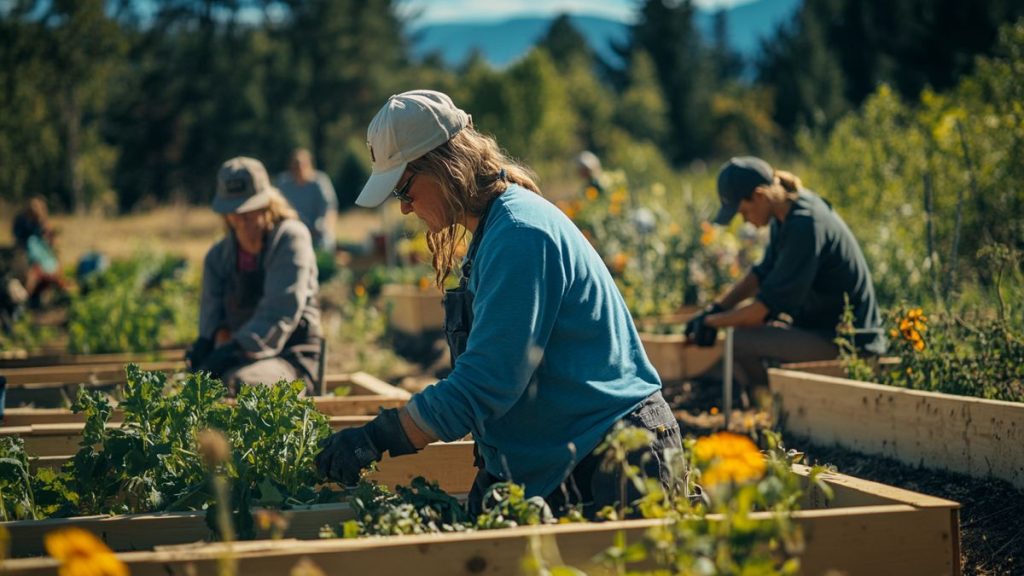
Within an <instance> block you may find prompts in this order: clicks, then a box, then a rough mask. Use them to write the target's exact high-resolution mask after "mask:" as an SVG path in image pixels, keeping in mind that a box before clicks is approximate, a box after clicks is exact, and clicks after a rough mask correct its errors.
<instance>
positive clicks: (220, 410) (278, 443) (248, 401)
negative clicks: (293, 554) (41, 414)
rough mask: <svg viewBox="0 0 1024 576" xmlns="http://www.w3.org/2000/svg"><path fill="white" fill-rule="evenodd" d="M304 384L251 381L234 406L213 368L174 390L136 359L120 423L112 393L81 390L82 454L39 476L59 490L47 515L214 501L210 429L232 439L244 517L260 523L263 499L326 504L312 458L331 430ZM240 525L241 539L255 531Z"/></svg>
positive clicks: (235, 487) (229, 470) (237, 498)
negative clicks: (203, 448) (203, 451)
mask: <svg viewBox="0 0 1024 576" xmlns="http://www.w3.org/2000/svg"><path fill="white" fill-rule="evenodd" d="M303 389H304V384H303V383H301V382H292V383H287V382H279V383H278V384H276V385H273V386H243V387H242V389H241V391H240V392H239V395H238V397H237V399H236V401H235V403H234V405H231V404H228V403H225V402H224V395H225V388H224V386H223V385H222V384H221V382H220V381H219V380H214V379H212V378H210V377H209V376H208V375H207V374H205V373H198V374H189V375H187V376H186V377H185V378H184V380H183V381H180V382H177V383H175V384H174V385H173V386H172V385H169V384H168V382H167V378H166V376H165V375H164V374H162V373H156V372H144V371H142V370H139V368H138V367H137V366H135V365H133V364H129V365H128V367H127V383H126V385H125V388H124V393H123V400H122V401H121V403H120V404H119V405H118V407H119V409H120V410H122V412H123V418H124V420H123V423H122V424H120V425H119V426H117V427H109V426H108V425H107V423H108V421H109V418H110V415H111V413H112V407H111V405H110V403H109V402H108V401H107V400H106V398H105V397H104V396H102V395H101V394H99V393H97V392H90V391H86V390H84V389H83V390H82V391H80V393H79V396H78V399H77V401H76V402H75V405H74V407H73V408H74V410H75V411H77V412H81V413H84V414H85V416H86V423H85V429H84V431H83V437H82V442H81V444H80V448H79V450H78V452H77V453H76V454H75V456H74V457H73V458H72V460H71V461H70V462H68V463H67V464H65V465H64V468H63V469H62V470H61V471H60V473H59V474H57V475H51V476H46V475H45V473H44V472H40V473H39V474H40V475H42V476H39V477H38V478H36V479H35V480H34V481H36V482H37V483H40V484H41V485H42V486H43V487H44V488H45V489H46V490H47V491H49V492H48V493H49V494H52V496H50V498H51V502H50V505H49V508H48V509H47V511H46V515H55V516H66V515H87V514H107V513H115V514H117V513H135V512H153V511H159V510H201V509H204V508H208V507H210V506H211V505H212V504H213V503H214V501H215V500H217V498H216V495H215V490H214V488H215V486H214V485H213V484H211V479H212V476H211V475H210V470H209V469H208V466H207V465H204V462H203V459H202V458H200V457H199V435H200V433H201V432H203V431H204V430H208V429H216V430H223V431H224V435H225V436H226V438H227V443H228V445H229V449H230V456H229V458H228V460H227V461H226V462H225V464H224V470H223V476H224V477H225V478H226V480H227V481H228V482H229V483H230V484H231V486H232V489H231V509H232V510H235V511H237V513H236V517H237V518H246V517H248V522H250V523H251V515H249V514H248V510H249V509H250V508H252V507H253V506H255V505H261V506H266V507H274V508H282V507H283V508H287V507H289V506H292V505H296V504H308V503H313V502H318V501H321V500H322V496H321V495H320V494H317V493H315V492H314V491H313V487H314V486H316V484H317V483H318V476H317V473H316V472H315V470H314V466H313V458H314V457H315V455H316V453H317V452H318V450H319V448H318V446H319V442H320V441H321V440H323V439H324V438H326V437H327V436H328V434H329V433H330V428H329V426H328V423H327V419H326V417H325V416H324V415H323V414H321V413H320V412H319V411H317V409H316V407H315V406H314V405H313V403H312V401H310V400H308V399H305V398H299V393H300V392H301V391H302V390H303ZM5 477H6V476H5ZM221 501H223V499H221ZM239 526H240V530H239V532H240V534H241V535H242V536H246V535H248V534H251V533H252V531H251V529H247V528H246V525H245V523H241V524H240V525H239Z"/></svg>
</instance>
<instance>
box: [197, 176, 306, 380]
mask: <svg viewBox="0 0 1024 576" xmlns="http://www.w3.org/2000/svg"><path fill="white" fill-rule="evenodd" d="M213 210H214V211H215V212H217V213H218V214H222V215H223V216H224V220H225V223H226V228H227V234H226V236H225V237H224V238H223V239H221V240H220V241H218V242H217V243H216V244H214V245H213V247H212V248H210V251H209V252H207V254H206V259H205V261H204V264H203V286H202V300H201V302H200V308H199V338H198V339H197V340H196V341H195V343H194V344H193V345H192V346H191V348H190V349H189V352H188V354H187V355H186V359H187V360H188V362H189V366H190V367H191V368H192V369H193V370H205V371H207V372H210V373H211V374H212V375H213V376H215V377H217V378H221V379H222V380H224V382H225V384H226V385H227V386H228V389H229V391H231V392H232V393H237V390H238V385H239V384H240V383H248V384H257V383H258V384H273V383H275V382H277V381H279V380H289V381H292V380H298V379H304V380H305V381H306V383H307V387H306V393H307V394H312V393H313V390H314V388H313V383H314V382H315V381H317V380H318V379H319V377H320V374H319V373H318V363H319V359H320V344H321V342H322V339H323V334H322V332H321V328H320V305H319V303H318V300H317V293H318V291H319V284H318V283H317V267H316V258H315V256H314V254H313V244H312V242H311V241H310V234H309V230H308V229H307V228H306V227H305V226H304V225H303V224H302V222H300V221H299V220H298V219H297V216H296V214H295V211H294V210H293V209H292V208H291V207H290V206H289V205H288V202H287V201H286V200H285V199H284V197H283V196H282V195H281V193H280V192H279V191H278V190H277V189H275V188H274V187H273V186H272V185H271V184H270V178H269V177H268V176H267V171H266V169H265V168H264V166H263V164H262V163H261V162H260V161H259V160H256V159H253V158H246V157H237V158H232V159H231V160H228V161H227V162H225V163H224V164H223V165H222V166H221V168H220V171H219V173H218V174H217V191H216V194H215V195H214V198H213Z"/></svg>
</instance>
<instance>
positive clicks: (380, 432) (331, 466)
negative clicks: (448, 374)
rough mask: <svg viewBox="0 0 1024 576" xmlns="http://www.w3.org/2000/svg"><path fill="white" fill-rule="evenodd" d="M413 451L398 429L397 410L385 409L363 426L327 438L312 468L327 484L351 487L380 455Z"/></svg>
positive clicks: (408, 441)
mask: <svg viewBox="0 0 1024 576" xmlns="http://www.w3.org/2000/svg"><path fill="white" fill-rule="evenodd" d="M416 451H417V450H416V447H415V446H413V445H412V442H411V441H410V440H409V437H408V436H407V435H406V434H405V430H403V429H402V422H401V421H400V420H399V417H398V409H397V408H389V409H387V410H381V411H380V414H378V415H377V417H376V418H374V419H373V420H371V421H370V423H369V424H367V425H365V426H360V427H358V428H345V429H344V430H341V431H339V432H335V433H334V434H331V435H330V436H329V437H328V438H327V439H326V440H324V441H323V443H322V444H321V450H320V453H319V454H317V456H316V468H317V470H318V471H319V472H320V474H321V475H322V476H325V477H327V479H329V480H333V481H335V482H341V483H342V484H344V485H345V486H354V485H355V484H357V483H358V482H359V473H360V472H362V470H363V469H364V468H366V467H368V466H369V465H370V464H373V463H374V462H376V461H378V460H380V458H381V456H382V455H383V454H384V452H389V453H390V454H391V456H402V455H403V454H412V453H414V452H416Z"/></svg>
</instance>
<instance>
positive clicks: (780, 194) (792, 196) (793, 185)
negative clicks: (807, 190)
mask: <svg viewBox="0 0 1024 576" xmlns="http://www.w3.org/2000/svg"><path fill="white" fill-rule="evenodd" d="M774 172H775V178H773V182H772V185H771V187H770V188H769V190H770V191H771V192H770V193H769V199H770V200H772V201H773V202H783V201H786V200H796V199H797V197H798V196H799V195H800V190H801V189H802V188H803V187H804V184H803V182H801V181H800V178H799V177H798V176H797V175H796V174H793V173H792V172H787V171H785V170H775V171H774Z"/></svg>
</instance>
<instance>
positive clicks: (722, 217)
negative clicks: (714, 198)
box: [715, 156, 775, 226]
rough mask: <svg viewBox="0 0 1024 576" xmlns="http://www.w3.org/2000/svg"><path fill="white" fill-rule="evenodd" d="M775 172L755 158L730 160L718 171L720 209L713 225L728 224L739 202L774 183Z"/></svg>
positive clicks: (765, 163) (738, 206) (747, 157)
mask: <svg viewBox="0 0 1024 576" xmlns="http://www.w3.org/2000/svg"><path fill="white" fill-rule="evenodd" d="M774 180H775V170H773V169H772V167H771V165H769V164H768V163H767V162H765V161H764V160H761V159H760V158H757V157H755V156H739V157H736V158H731V159H730V160H729V161H728V162H726V163H725V164H722V168H721V169H720V170H719V171H718V199H719V200H720V201H721V202H722V207H721V208H719V209H718V214H717V215H716V216H715V224H718V225H719V226H724V225H726V224H728V223H729V222H730V221H731V220H732V219H733V217H734V216H736V212H737V211H738V210H739V208H740V200H743V199H746V198H750V194H751V193H752V192H753V191H754V188H757V187H758V186H767V185H769V184H771V183H772V182H774Z"/></svg>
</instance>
